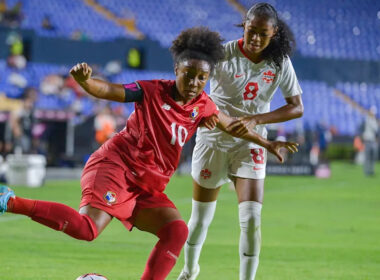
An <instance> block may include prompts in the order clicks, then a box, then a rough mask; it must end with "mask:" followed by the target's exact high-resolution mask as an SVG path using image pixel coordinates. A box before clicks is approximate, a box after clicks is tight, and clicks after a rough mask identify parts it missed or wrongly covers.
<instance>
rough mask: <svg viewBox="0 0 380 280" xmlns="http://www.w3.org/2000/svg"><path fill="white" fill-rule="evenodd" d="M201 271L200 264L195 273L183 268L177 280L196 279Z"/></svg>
mask: <svg viewBox="0 0 380 280" xmlns="http://www.w3.org/2000/svg"><path fill="white" fill-rule="evenodd" d="M199 272H201V269H200V267H199V264H198V265H197V266H196V268H195V270H194V271H193V273H191V274H190V273H189V272H186V271H185V269H182V271H181V274H180V275H179V277H178V279H177V280H195V279H197V277H198V275H199Z"/></svg>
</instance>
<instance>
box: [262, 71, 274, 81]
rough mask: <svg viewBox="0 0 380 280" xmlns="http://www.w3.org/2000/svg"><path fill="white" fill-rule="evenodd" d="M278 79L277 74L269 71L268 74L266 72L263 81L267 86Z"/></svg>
mask: <svg viewBox="0 0 380 280" xmlns="http://www.w3.org/2000/svg"><path fill="white" fill-rule="evenodd" d="M275 77H276V74H275V73H273V72H272V71H270V70H268V71H267V72H264V77H263V81H264V82H266V83H267V84H269V83H271V82H273V80H274V78H275Z"/></svg>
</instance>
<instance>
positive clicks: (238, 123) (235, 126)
mask: <svg viewBox="0 0 380 280" xmlns="http://www.w3.org/2000/svg"><path fill="white" fill-rule="evenodd" d="M256 124H257V121H256V119H255V116H249V117H239V118H236V120H234V121H233V122H231V123H230V124H229V125H228V126H227V128H226V130H227V132H228V133H231V134H232V135H234V136H236V137H241V136H243V135H244V134H246V133H247V132H248V131H252V130H253V129H254V128H255V126H256Z"/></svg>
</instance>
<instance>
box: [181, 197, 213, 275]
mask: <svg viewBox="0 0 380 280" xmlns="http://www.w3.org/2000/svg"><path fill="white" fill-rule="evenodd" d="M215 208H216V201H212V202H200V201H196V200H194V199H193V202H192V210H191V217H190V220H189V224H188V227H189V237H188V238H187V241H186V244H185V247H184V252H185V266H184V268H183V269H182V271H181V274H180V275H179V277H178V279H177V280H195V279H197V276H198V275H199V272H200V268H199V257H200V254H201V251H202V246H203V244H204V242H205V240H206V236H207V231H208V228H209V226H210V224H211V221H212V219H213V218H214V213H215Z"/></svg>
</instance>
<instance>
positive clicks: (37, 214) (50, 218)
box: [8, 197, 98, 241]
mask: <svg viewBox="0 0 380 280" xmlns="http://www.w3.org/2000/svg"><path fill="white" fill-rule="evenodd" d="M8 212H11V213H16V214H23V215H26V216H29V217H31V218H32V220H34V221H36V222H38V223H40V224H43V225H45V226H48V227H50V228H52V229H55V230H58V231H63V232H64V233H66V234H68V235H70V236H71V237H74V238H76V239H80V240H87V241H92V240H94V239H95V238H96V237H97V235H98V231H97V229H96V225H95V223H94V222H93V221H92V220H91V218H90V217H88V216H87V215H82V214H79V213H78V212H77V211H76V210H74V209H72V208H71V207H69V206H66V205H64V204H61V203H56V202H49V201H41V200H31V199H25V198H21V197H16V198H10V199H9V201H8Z"/></svg>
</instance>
